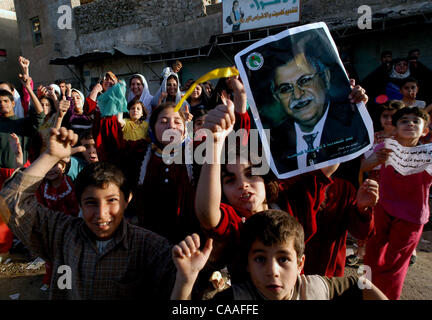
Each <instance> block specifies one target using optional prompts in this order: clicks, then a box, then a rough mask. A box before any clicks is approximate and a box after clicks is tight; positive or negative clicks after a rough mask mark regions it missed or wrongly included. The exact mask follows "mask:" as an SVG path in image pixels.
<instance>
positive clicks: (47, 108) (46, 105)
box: [40, 98, 51, 115]
mask: <svg viewBox="0 0 432 320" xmlns="http://www.w3.org/2000/svg"><path fill="white" fill-rule="evenodd" d="M40 103H41V105H42V108H43V112H44V113H45V115H47V114H49V113H50V111H51V104H50V103H49V101H48V99H44V98H42V99H41V100H40Z"/></svg>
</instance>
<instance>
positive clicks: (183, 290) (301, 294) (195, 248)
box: [171, 210, 386, 302]
mask: <svg viewBox="0 0 432 320" xmlns="http://www.w3.org/2000/svg"><path fill="white" fill-rule="evenodd" d="M240 243H241V245H240V247H239V248H238V255H239V256H240V257H241V269H242V270H243V273H245V274H247V277H246V280H245V281H242V282H236V281H234V282H233V284H232V286H231V287H230V288H228V289H227V290H225V291H222V292H221V293H218V294H217V295H216V296H215V297H214V300H216V301H225V302H226V301H233V300H332V299H338V298H339V299H363V300H386V297H385V295H384V294H383V293H382V292H381V291H380V290H379V289H378V288H377V287H376V286H374V285H373V284H372V283H371V282H370V281H369V280H367V279H365V278H359V277H358V276H350V277H333V278H329V277H322V276H319V275H302V274H301V272H302V269H303V265H304V262H305V255H304V254H303V253H304V233H303V228H302V226H301V224H300V223H299V222H298V221H297V220H296V219H295V218H294V217H292V216H291V215H289V214H287V213H286V212H284V211H280V210H265V211H262V212H259V213H256V214H254V215H253V216H252V217H250V218H249V219H247V220H246V222H245V223H244V226H243V229H242V232H241V234H240ZM211 250H212V241H211V239H209V240H207V243H206V245H205V246H204V248H203V249H202V250H200V239H199V236H198V235H196V234H194V235H192V236H188V237H187V238H186V239H185V240H184V241H182V242H180V243H179V244H178V245H176V246H174V248H173V250H172V255H173V260H174V263H175V264H176V267H177V276H176V282H175V285H174V289H173V291H172V293H171V299H185V300H186V299H190V298H191V292H192V289H193V285H194V282H195V280H196V278H197V276H198V273H199V271H200V270H201V269H202V267H203V266H204V264H205V262H206V261H207V259H208V257H209V255H210V251H211ZM360 282H362V284H363V285H364V287H363V288H364V289H363V290H362V289H360V288H361V287H360V286H359V285H358V284H359V283H360Z"/></svg>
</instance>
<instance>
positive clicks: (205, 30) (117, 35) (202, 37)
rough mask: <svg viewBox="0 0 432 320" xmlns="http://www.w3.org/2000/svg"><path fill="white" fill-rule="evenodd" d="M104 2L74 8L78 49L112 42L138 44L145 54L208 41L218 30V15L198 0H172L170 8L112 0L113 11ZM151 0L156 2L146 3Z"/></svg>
mask: <svg viewBox="0 0 432 320" xmlns="http://www.w3.org/2000/svg"><path fill="white" fill-rule="evenodd" d="M105 3H107V5H109V3H110V1H105V0H103V1H96V2H92V3H90V4H87V5H85V6H80V7H76V8H74V25H76V28H77V34H78V40H77V46H78V47H79V50H80V52H81V53H85V52H91V51H94V50H110V49H112V48H113V47H115V46H117V47H130V48H140V49H142V52H143V53H144V54H151V53H161V52H169V51H176V50H182V49H190V48H197V47H201V46H204V45H206V44H208V41H209V39H210V36H211V35H213V34H217V33H219V32H220V30H221V21H220V16H219V15H209V16H206V15H204V11H203V7H202V1H201V0H189V1H171V2H169V3H170V9H167V5H166V3H168V2H166V1H161V2H158V1H156V0H148V1H145V2H144V1H142V2H141V3H142V4H141V6H140V7H138V6H136V0H120V1H118V3H117V2H115V7H116V8H117V12H116V13H115V14H112V12H113V11H112V10H114V9H113V8H114V7H113V8H111V7H103V6H102V5H103V4H105ZM154 3H158V5H155V7H153V8H149V7H148V6H149V5H150V4H154ZM96 5H97V6H96ZM162 5H163V6H164V7H162V8H161V7H160V6H162ZM128 6H129V7H128ZM200 6H201V7H200ZM98 8H99V9H100V10H97V9H98ZM102 8H104V9H102ZM188 8H192V9H191V10H189V9H188ZM97 12H99V13H97ZM174 12H175V13H176V14H174ZM96 14H99V15H97V16H92V15H96ZM95 21H96V22H95ZM173 24H175V27H174V26H173ZM115 25H117V27H114V26H115Z"/></svg>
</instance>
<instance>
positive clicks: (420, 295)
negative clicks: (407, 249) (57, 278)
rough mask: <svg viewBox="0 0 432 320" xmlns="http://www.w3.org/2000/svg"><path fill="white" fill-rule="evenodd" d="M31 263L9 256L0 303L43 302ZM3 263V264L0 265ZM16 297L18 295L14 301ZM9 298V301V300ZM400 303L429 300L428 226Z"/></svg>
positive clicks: (1, 268) (431, 241)
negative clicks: (29, 268)
mask: <svg viewBox="0 0 432 320" xmlns="http://www.w3.org/2000/svg"><path fill="white" fill-rule="evenodd" d="M32 261H33V259H26V258H25V257H24V256H23V255H19V254H15V255H12V256H11V262H9V263H8V264H4V263H3V264H0V300H11V299H14V298H17V299H19V300H47V299H48V292H47V291H42V290H41V289H40V287H41V286H42V279H43V275H44V273H45V267H44V266H43V265H42V266H40V267H39V268H38V269H36V270H27V269H26V268H27V266H28V265H29V264H30V263H31V262H32ZM3 262H4V261H3ZM345 273H346V274H347V275H350V274H356V273H357V268H356V267H347V268H346V272H345ZM16 294H19V296H18V297H17V296H16ZM11 296H12V297H11ZM401 300H432V226H430V224H428V225H427V228H425V231H424V232H423V235H422V238H421V240H420V243H419V245H418V247H417V262H416V263H415V264H414V265H413V266H411V267H410V268H409V270H408V274H407V277H406V280H405V285H404V289H403V292H402V296H401Z"/></svg>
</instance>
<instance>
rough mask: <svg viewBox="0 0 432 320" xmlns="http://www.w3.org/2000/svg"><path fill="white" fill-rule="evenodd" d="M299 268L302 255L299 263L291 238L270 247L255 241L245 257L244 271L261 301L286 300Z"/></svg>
mask: <svg viewBox="0 0 432 320" xmlns="http://www.w3.org/2000/svg"><path fill="white" fill-rule="evenodd" d="M303 265H304V255H303V256H302V257H301V259H300V262H299V259H297V252H296V251H295V249H294V238H290V239H289V240H288V241H286V242H282V243H278V244H273V245H271V246H266V245H264V244H263V243H262V242H261V241H259V240H255V242H253V243H252V246H251V248H250V250H249V253H248V265H247V271H248V272H249V274H250V278H251V280H252V283H253V284H254V286H255V287H256V288H257V289H258V291H259V292H260V293H261V294H262V295H264V297H266V298H267V299H269V300H288V299H290V298H291V296H292V292H293V290H294V286H295V284H296V282H297V276H298V275H299V274H300V272H301V270H302V269H303Z"/></svg>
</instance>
